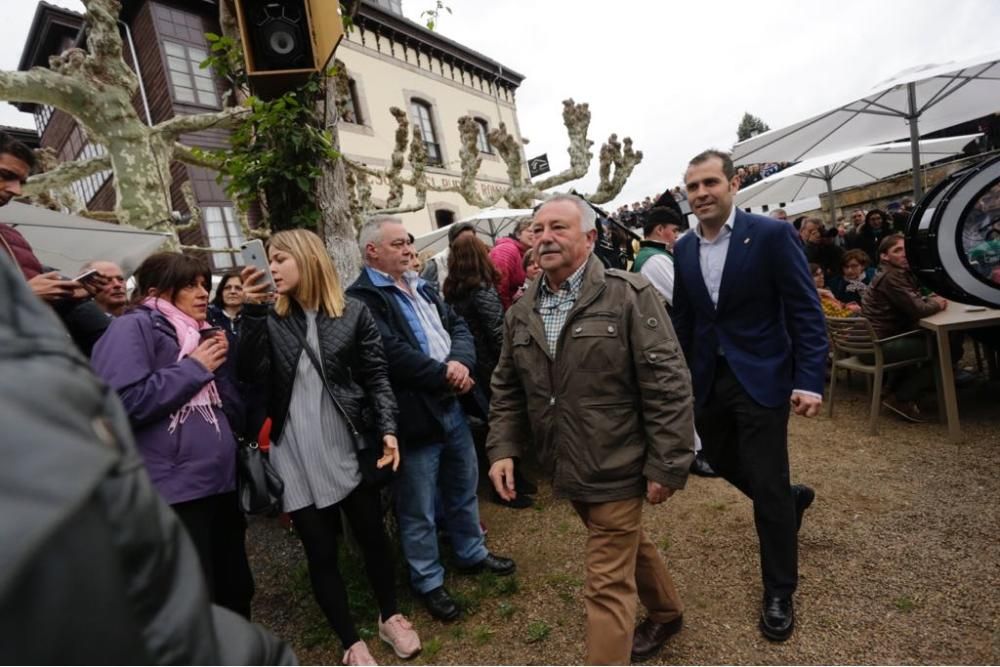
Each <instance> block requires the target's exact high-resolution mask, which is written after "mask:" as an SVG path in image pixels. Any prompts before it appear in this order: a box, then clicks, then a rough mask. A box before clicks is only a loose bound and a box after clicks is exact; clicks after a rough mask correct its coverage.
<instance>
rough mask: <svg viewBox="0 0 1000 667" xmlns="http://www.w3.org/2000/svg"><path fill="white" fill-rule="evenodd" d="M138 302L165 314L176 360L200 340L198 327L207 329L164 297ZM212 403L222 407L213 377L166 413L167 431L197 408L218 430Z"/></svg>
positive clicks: (174, 428) (181, 357) (173, 429)
mask: <svg viewBox="0 0 1000 667" xmlns="http://www.w3.org/2000/svg"><path fill="white" fill-rule="evenodd" d="M142 305H144V306H146V307H147V308H150V309H152V310H155V311H157V312H158V313H160V314H161V315H163V316H164V317H166V318H167V321H168V322H170V324H171V325H172V326H173V327H174V331H175V332H176V333H177V343H178V344H179V345H180V348H181V351H180V354H178V355H177V361H180V360H181V359H183V358H184V357H186V356H188V355H189V354H191V353H192V352H194V351H195V349H197V347H198V345H199V344H201V336H199V335H198V331H199V330H200V329H208V328H209V326H210V325H209V324H208V323H207V322H201V323H200V324H199V323H198V322H197V321H196V320H195V319H194V318H193V317H191V316H190V315H187V314H186V313H184V312H183V311H181V309H180V308H178V307H177V306H175V305H174V304H172V303H170V302H169V301H166V300H164V299H159V298H156V297H148V298H147V299H145V300H144V301H143V302H142ZM213 406H215V407H222V399H221V398H219V390H218V389H217V388H216V387H215V381H214V380H213V381H212V382H209V383H208V384H206V385H205V386H204V387H202V388H201V390H200V391H199V392H198V393H197V394H195V395H194V397H193V398H192V399H191V400H190V401H188V402H187V403H185V404H184V406H183V407H182V408H181V409H180V410H178V411H177V412H175V413H173V414H172V415H170V425H169V426H168V427H167V431H169V432H170V433H173V432H174V431H175V430H177V425H178V424H183V423H184V422H185V421H187V418H188V417H189V416H190V415H191V413H192V412H197V413H198V414H200V415H201V416H202V418H203V419H204V420H205V421H207V422H208V423H209V424H211V425H212V426H214V427H215V432H216V433H219V420H218V418H217V417H216V416H215V410H214V409H213Z"/></svg>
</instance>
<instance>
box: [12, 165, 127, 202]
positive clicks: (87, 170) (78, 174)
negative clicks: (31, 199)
mask: <svg viewBox="0 0 1000 667" xmlns="http://www.w3.org/2000/svg"><path fill="white" fill-rule="evenodd" d="M109 169H111V158H110V157H109V156H107V155H101V156H98V157H93V158H90V159H89V160H75V161H73V162H63V163H62V164H60V165H59V166H58V167H56V168H54V169H51V170H49V171H45V172H42V173H41V174H36V175H35V176H32V177H31V178H29V179H28V182H27V183H25V185H24V194H26V195H37V194H41V193H42V192H45V191H46V190H54V189H59V188H64V187H66V186H68V185H69V184H70V183H73V182H75V181H78V180H80V179H81V178H86V177H87V176H92V175H94V174H96V173H98V172H101V171H105V170H109Z"/></svg>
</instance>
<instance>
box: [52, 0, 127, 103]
mask: <svg viewBox="0 0 1000 667" xmlns="http://www.w3.org/2000/svg"><path fill="white" fill-rule="evenodd" d="M83 6H84V7H86V8H87V51H88V52H89V55H88V56H87V57H86V58H84V59H83V61H82V69H83V70H84V72H85V73H86V74H89V76H90V77H91V78H92V79H95V80H97V81H102V82H104V83H107V84H109V85H111V86H116V87H120V88H122V89H123V90H126V91H128V92H129V93H130V96H131V94H132V93H134V92H135V91H136V90H137V89H138V86H139V79H138V77H136V75H135V73H134V72H133V71H132V68H130V67H129V66H128V65H127V64H126V63H125V61H124V60H123V59H122V38H121V34H119V32H118V16H119V15H120V14H121V11H122V7H121V2H120V0H83ZM53 69H55V68H53ZM64 73H67V74H68V72H64Z"/></svg>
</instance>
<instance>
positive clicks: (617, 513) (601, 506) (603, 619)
mask: <svg viewBox="0 0 1000 667" xmlns="http://www.w3.org/2000/svg"><path fill="white" fill-rule="evenodd" d="M642 502H643V499H642V498H630V499H628V500H619V501H615V502H610V503H581V502H576V501H574V502H573V509H575V510H576V513H577V514H579V515H580V518H581V519H582V520H583V524H584V525H585V526H586V527H587V531H588V532H589V535H588V537H587V583H586V587H585V589H584V606H585V607H586V610H587V639H586V645H587V658H586V660H587V664H588V665H627V664H629V662H630V660H631V654H632V633H633V631H634V630H635V614H636V602H635V600H636V593H637V592H638V594H639V600H640V601H641V602H642V604H643V606H644V607H646V610H647V612H648V616H649V618H651V619H652V620H653V621H655V622H657V623H668V622H670V621H672V620H674V619H675V618H677V617H679V616H681V615H682V614H683V613H684V605H683V604H682V603H681V599H680V596H679V595H678V594H677V589H676V588H675V587H674V582H673V579H671V578H670V573H669V572H667V566H666V564H665V563H664V562H663V559H662V558H661V557H660V553H659V551H657V549H656V545H654V544H653V543H652V542H651V541H650V539H649V537H648V536H647V535H646V533H645V532H644V531H643V530H642Z"/></svg>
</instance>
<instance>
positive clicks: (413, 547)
mask: <svg viewBox="0 0 1000 667" xmlns="http://www.w3.org/2000/svg"><path fill="white" fill-rule="evenodd" d="M444 426H445V440H444V442H438V443H432V444H428V445H423V446H421V447H414V448H411V449H407V450H406V452H405V454H404V456H403V461H402V465H401V466H400V467H399V478H398V479H397V480H396V513H397V515H398V516H399V534H400V538H401V540H402V543H403V555H404V556H406V562H407V563H408V564H409V566H410V583H411V584H412V585H413V588H414V589H415V590H416V591H417V592H418V593H427V592H428V591H431V590H434V589H435V588H437V587H439V586H441V585H443V584H444V567H443V566H442V565H441V556H440V554H439V552H438V536H437V526H436V523H435V499H436V497H437V495H438V489H440V494H441V501H442V505H443V509H444V517H443V519H444V521H443V524H444V526H445V527H446V528H447V530H448V534H449V535H450V536H451V544H452V548H454V550H455V557H456V559H457V560H458V564H459V565H460V566H469V565H475V564H476V563H478V562H480V561H482V560H483V559H484V558H486V556H487V553H488V552H487V550H486V540H485V538H484V537H483V531H482V528H481V527H480V526H479V501H478V499H477V498H476V487H477V485H478V484H479V469H478V467H477V466H478V463H477V461H476V448H475V445H474V444H473V442H472V432H471V431H470V430H469V424H468V422H467V421H466V420H465V414H464V413H463V412H462V408H461V407H460V406H459V404H458V401H455V400H452V401H451V402H450V405H449V406H448V407H447V408H446V409H445V412H444Z"/></svg>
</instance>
